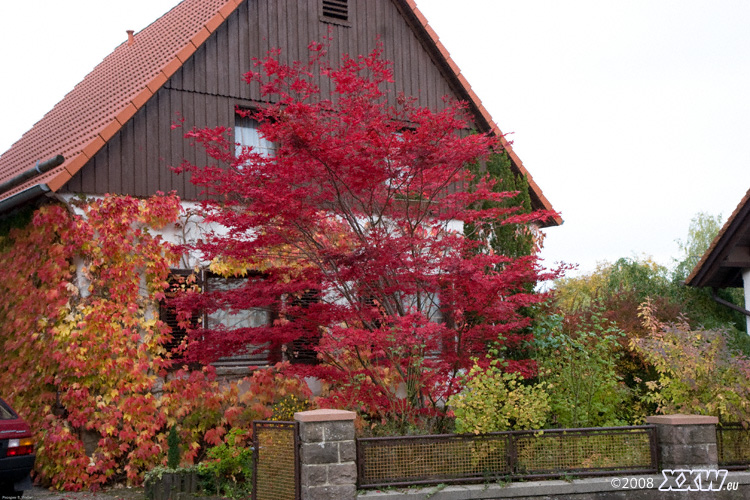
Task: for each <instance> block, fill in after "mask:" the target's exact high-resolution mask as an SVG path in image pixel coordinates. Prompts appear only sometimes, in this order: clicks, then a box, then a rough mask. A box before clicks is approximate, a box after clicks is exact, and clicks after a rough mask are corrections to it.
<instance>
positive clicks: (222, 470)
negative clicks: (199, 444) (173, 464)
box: [198, 428, 253, 498]
mask: <svg viewBox="0 0 750 500" xmlns="http://www.w3.org/2000/svg"><path fill="white" fill-rule="evenodd" d="M249 435H250V433H249V431H247V430H244V429H239V428H234V429H232V430H231V431H229V432H228V433H227V435H226V436H225V438H224V443H222V444H220V445H218V446H213V447H211V448H209V449H208V450H207V452H206V454H207V456H208V459H209V460H207V461H203V462H201V463H200V465H199V467H198V475H199V477H200V480H201V488H202V489H203V490H204V491H205V492H206V493H209V494H217V495H221V496H225V497H230V498H243V497H247V496H249V495H250V493H251V490H252V478H253V449H252V447H250V446H248V445H247V439H248V437H249Z"/></svg>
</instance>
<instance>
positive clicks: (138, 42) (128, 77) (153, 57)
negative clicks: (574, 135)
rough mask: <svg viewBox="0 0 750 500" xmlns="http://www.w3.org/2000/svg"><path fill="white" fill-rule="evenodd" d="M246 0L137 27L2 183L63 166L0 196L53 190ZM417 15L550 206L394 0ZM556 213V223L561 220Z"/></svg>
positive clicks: (36, 131) (202, 6) (405, 0)
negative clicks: (40, 166)
mask: <svg viewBox="0 0 750 500" xmlns="http://www.w3.org/2000/svg"><path fill="white" fill-rule="evenodd" d="M242 1H243V0H183V1H182V2H181V3H180V4H179V5H177V6H176V7H174V8H173V9H172V10H170V11H169V12H167V13H166V14H165V15H164V16H162V17H160V18H159V19H157V20H156V21H154V22H153V23H152V24H151V25H149V26H148V27H146V28H145V29H143V30H142V31H140V32H138V33H136V34H135V35H134V38H133V43H132V44H130V43H128V41H125V42H123V43H122V44H121V45H120V46H118V47H117V48H116V49H115V50H114V52H112V53H111V54H110V55H109V56H107V57H106V58H105V59H104V60H103V61H102V62H101V63H100V64H99V65H98V66H97V67H96V68H94V70H93V71H92V72H91V73H89V74H88V75H87V76H86V77H85V78H84V79H83V81H82V82H81V83H79V84H78V85H76V87H75V88H74V89H73V90H72V91H71V92H70V93H68V94H67V95H66V96H65V97H64V98H63V99H62V101H60V102H59V103H57V105H55V107H54V108H52V110H51V111H50V112H49V113H47V114H46V115H45V116H44V117H43V118H42V119H41V120H40V121H39V122H37V123H36V124H35V125H34V126H33V127H32V128H31V130H29V131H28V132H27V133H26V134H24V135H23V137H22V138H21V139H20V140H19V141H18V142H16V143H15V144H13V146H11V148H10V149H9V150H8V151H6V152H5V153H4V154H3V155H2V156H0V184H2V183H4V182H6V181H8V180H10V179H11V178H13V177H15V176H17V175H18V174H20V173H22V172H25V171H26V170H29V169H30V168H32V167H33V166H34V165H35V164H36V162H37V161H44V160H47V159H49V158H51V157H53V156H55V155H58V154H62V155H63V156H64V157H65V162H64V163H63V165H61V166H60V167H57V168H55V169H53V170H52V171H50V172H48V173H46V174H44V175H43V176H41V177H38V178H35V179H33V180H31V181H28V182H26V183H25V184H23V185H21V186H19V187H17V188H15V189H13V190H11V191H9V192H7V193H3V194H0V201H2V200H4V199H7V198H10V197H11V196H13V195H15V194H18V193H20V192H21V191H23V190H24V189H26V188H28V187H30V186H32V185H35V184H39V183H46V184H47V185H48V186H49V187H50V188H51V189H52V190H53V191H56V190H58V189H59V188H60V187H61V186H63V185H64V184H65V183H66V182H67V181H68V180H70V179H71V177H72V176H73V175H74V174H75V173H76V172H77V171H78V170H80V169H81V168H82V167H83V166H84V165H85V164H86V163H87V162H88V161H89V159H91V158H92V157H93V156H94V154H96V152H97V151H99V149H100V148H101V147H102V146H104V145H105V144H106V142H107V141H108V140H109V139H110V138H112V137H113V136H114V135H115V134H116V133H117V132H118V131H119V130H120V128H121V127H122V126H123V125H125V123H126V122H127V121H128V120H129V119H130V118H131V117H132V116H133V115H134V114H135V113H136V111H138V109H140V108H141V107H143V106H144V105H145V103H146V102H147V101H148V100H149V99H150V98H151V96H152V95H154V94H155V93H156V91H157V90H158V89H159V88H160V87H161V86H162V85H163V84H164V83H165V82H166V81H167V79H168V78H169V77H170V76H172V75H173V74H174V73H175V72H176V71H177V70H178V69H179V68H180V67H181V66H182V65H183V64H184V63H185V62H186V61H187V59H188V58H189V57H190V56H191V55H192V54H193V53H194V52H195V51H196V50H197V49H198V47H199V46H200V45H201V44H202V43H203V42H205V41H206V39H207V38H208V37H209V36H210V34H211V33H213V32H214V31H215V30H216V29H217V28H218V27H219V26H220V25H221V24H222V23H223V22H224V20H225V19H226V18H227V17H228V16H229V15H230V14H231V13H232V12H233V11H234V10H235V9H236V8H237V6H238V5H239V4H240V3H241V2H242ZM398 2H400V3H401V4H402V5H403V6H405V8H406V10H407V11H410V12H411V13H412V14H413V15H414V16H415V17H416V19H417V20H418V23H419V24H420V25H421V29H422V30H423V32H422V36H423V37H427V39H428V40H429V41H431V42H432V43H433V44H434V46H435V48H436V49H437V54H436V57H442V59H443V61H441V62H442V64H443V65H444V66H445V67H447V68H449V69H448V71H449V73H450V74H452V75H453V76H454V77H455V78H456V82H457V84H458V85H459V86H460V87H461V88H463V89H464V91H465V93H466V95H467V96H468V98H469V101H470V104H472V105H473V106H475V108H476V110H477V112H478V114H479V116H481V117H482V118H483V119H484V120H485V121H487V123H488V125H489V126H490V128H491V129H492V130H493V131H494V133H495V134H497V135H498V136H499V137H501V141H502V142H503V144H504V145H505V146H506V149H507V151H508V153H509V155H510V157H511V159H512V160H513V163H514V164H515V165H516V166H517V167H518V169H519V170H520V171H521V172H522V173H524V174H526V175H527V177H528V181H529V186H530V188H531V190H532V194H533V196H535V197H536V198H537V199H538V200H539V201H540V203H541V205H542V206H544V207H545V208H546V209H548V210H552V206H551V204H550V203H549V201H548V200H547V199H546V198H545V197H544V195H543V194H542V191H541V189H540V188H539V186H538V185H537V184H536V183H535V182H534V180H533V179H532V177H531V175H529V173H528V171H527V170H526V168H525V167H524V166H523V163H522V162H521V160H520V158H518V156H517V155H516V154H515V153H514V152H513V149H512V148H511V147H510V144H508V143H507V141H506V140H505V139H504V138H503V134H502V132H501V130H500V128H499V127H498V126H497V125H496V124H495V123H494V121H492V118H491V116H490V114H489V113H488V112H487V110H486V109H485V108H484V106H483V105H482V102H481V101H480V100H479V98H478V97H477V96H476V94H475V93H474V92H473V91H472V90H471V86H470V85H469V83H468V82H467V81H466V79H465V78H464V76H463V75H462V74H461V72H460V70H459V69H458V66H456V64H455V63H454V62H453V60H452V59H451V57H450V55H449V54H448V51H447V50H446V49H445V47H444V46H443V44H442V43H441V42H440V40H439V39H438V37H437V34H435V32H434V31H433V30H432V28H431V27H430V26H429V24H428V23H427V20H426V19H425V17H424V16H423V15H422V13H421V12H420V11H419V9H418V8H417V6H416V4H415V3H414V0H398ZM561 222H562V220H561V219H559V218H558V219H556V220H555V223H557V224H560V223H561Z"/></svg>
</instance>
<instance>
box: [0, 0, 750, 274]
mask: <svg viewBox="0 0 750 500" xmlns="http://www.w3.org/2000/svg"><path fill="white" fill-rule="evenodd" d="M177 3H178V0H127V1H124V0H117V1H114V0H106V1H102V0H70V1H67V2H62V1H59V0H37V1H35V2H32V3H27V2H11V1H4V2H2V3H1V4H0V19H2V20H3V21H4V22H3V29H2V30H0V47H1V49H0V50H1V51H2V52H0V54H1V57H2V66H1V67H2V71H3V75H2V78H0V118H1V119H0V151H5V150H6V149H7V148H8V147H9V146H10V145H11V144H12V143H13V142H15V141H16V140H17V139H19V138H20V136H21V135H22V134H23V133H24V132H25V131H26V130H28V129H29V128H30V127H31V126H32V125H33V124H34V123H35V122H36V121H37V120H39V119H40V118H41V117H42V116H43V115H44V113H45V112H47V111H48V110H49V109H51V108H52V106H54V104H55V103H56V102H58V101H59V100H60V99H61V98H62V97H63V96H64V95H65V94H66V93H67V92H68V91H69V90H71V89H72V88H73V86H74V85H75V84H76V83H77V82H78V81H80V80H81V79H82V78H83V77H84V76H85V75H86V74H87V73H88V72H89V71H90V70H91V69H93V67H94V66H95V65H96V64H97V63H98V62H99V61H101V60H102V58H103V57H104V56H106V55H107V54H108V53H109V52H111V51H112V50H113V49H114V48H115V47H116V46H117V45H118V44H120V43H121V42H122V41H124V40H125V39H126V34H125V30H127V29H134V30H136V31H137V30H140V29H143V28H144V27H145V26H147V25H148V24H149V23H150V22H151V21H153V20H154V19H156V18H157V17H158V16H160V15H161V14H163V13H164V12H166V11H167V10H169V9H170V8H171V7H172V6H174V5H175V4H177ZM417 4H418V6H419V8H420V9H421V10H422V12H423V13H424V14H425V16H426V17H427V19H428V20H429V22H430V24H431V25H432V27H433V28H434V29H435V31H436V32H437V34H438V36H439V37H440V39H441V40H442V42H443V44H444V45H445V46H446V48H447V49H448V51H449V52H450V53H451V56H452V57H453V59H454V60H455V61H456V63H457V64H458V66H459V67H460V68H461V70H462V72H463V73H464V75H465V76H466V78H467V79H468V80H469V82H470V83H471V85H472V87H473V88H474V91H475V92H476V94H477V95H478V96H479V98H480V99H481V100H482V102H483V103H484V105H485V107H486V108H487V109H488V110H489V112H490V114H491V115H492V116H493V118H494V119H495V122H496V123H497V124H498V125H499V126H500V128H501V129H502V130H503V131H504V132H505V133H507V134H510V135H509V136H508V137H509V138H510V139H512V140H513V147H514V149H515V151H516V153H517V154H518V155H519V156H520V157H521V159H522V161H523V162H524V165H525V166H526V167H527V169H528V170H529V171H530V172H531V174H532V176H533V177H534V179H535V180H536V182H537V183H538V184H539V186H540V187H541V189H542V191H543V192H544V194H545V195H546V196H547V198H548V199H549V200H550V202H551V203H552V205H553V206H554V208H555V209H556V210H558V211H559V212H561V214H562V217H563V218H564V220H565V223H564V225H562V226H561V227H557V228H551V229H549V230H547V231H546V232H547V239H546V242H545V249H544V252H543V257H544V258H545V260H546V261H547V262H548V263H552V262H555V261H564V262H568V263H578V264H580V266H581V270H582V271H589V270H591V269H593V268H594V266H595V265H596V262H598V261H604V260H609V261H613V260H615V259H617V258H619V257H629V256H640V255H647V256H653V257H654V258H655V259H656V260H657V261H658V262H660V263H662V264H665V265H670V264H671V259H672V257H676V256H677V255H678V249H677V245H676V240H677V239H684V238H685V236H686V234H687V229H688V224H689V222H690V219H691V218H692V217H693V216H694V215H695V214H696V213H697V212H699V211H704V212H708V213H710V214H723V216H724V218H725V219H726V217H728V216H729V214H731V212H732V211H733V210H734V208H735V206H736V205H737V203H738V202H739V201H740V199H741V198H742V196H743V195H744V194H745V192H746V191H747V190H748V188H750V150H749V149H748V144H749V143H750V2H748V1H745V0H712V1H698V0H670V1H665V0H620V1H614V0H609V1H601V0H589V1H581V0H566V1H560V0H545V1H539V0H512V1H511V0H462V1H461V2H457V1H456V0H417Z"/></svg>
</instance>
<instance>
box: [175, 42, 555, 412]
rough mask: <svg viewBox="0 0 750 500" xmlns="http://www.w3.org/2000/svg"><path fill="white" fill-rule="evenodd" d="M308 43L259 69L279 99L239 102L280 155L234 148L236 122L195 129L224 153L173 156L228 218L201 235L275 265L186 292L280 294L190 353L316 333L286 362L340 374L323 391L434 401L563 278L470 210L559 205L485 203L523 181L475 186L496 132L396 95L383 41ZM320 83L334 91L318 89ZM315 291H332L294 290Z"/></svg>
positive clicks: (428, 404)
mask: <svg viewBox="0 0 750 500" xmlns="http://www.w3.org/2000/svg"><path fill="white" fill-rule="evenodd" d="M310 49H311V58H310V60H309V61H308V62H307V63H294V64H292V65H285V64H282V63H281V62H279V59H278V53H277V52H276V53H271V54H270V55H269V56H268V57H267V58H266V59H264V60H261V61H257V62H256V68H257V71H254V72H250V73H248V74H247V75H246V80H247V82H248V83H250V84H251V85H259V86H260V88H261V92H262V94H263V97H264V101H267V102H270V103H271V104H269V105H266V106H264V107H262V108H261V109H259V110H257V111H252V112H251V111H243V110H238V113H241V114H247V115H249V116H251V117H253V118H255V119H256V120H258V121H259V122H260V123H261V126H260V132H261V134H262V136H264V137H265V138H266V139H267V140H270V141H273V142H274V143H275V144H276V154H275V156H272V157H267V156H264V155H262V154H261V152H258V151H253V150H252V149H251V148H247V147H246V148H243V151H242V153H241V154H239V155H236V156H235V144H232V143H231V142H230V140H229V136H230V134H229V130H228V129H224V128H217V129H202V130H192V131H190V132H189V133H188V134H187V136H188V137H190V138H191V139H193V140H195V141H196V142H197V143H200V144H202V145H203V146H204V147H205V149H206V151H207V152H208V154H209V155H210V156H211V157H212V158H214V159H215V160H216V162H217V163H216V165H213V166H196V165H191V164H188V163H185V164H183V165H182V166H181V167H180V168H178V169H177V170H178V171H184V172H189V173H190V174H192V181H193V182H194V183H196V184H198V185H200V186H203V187H204V188H205V192H206V193H207V195H208V199H209V201H206V202H205V203H204V204H203V214H202V215H203V217H204V218H205V220H206V221H207V222H209V223H212V224H215V225H217V226H220V227H221V229H220V230H217V231H215V232H213V233H211V234H210V235H209V236H207V237H206V238H204V239H203V240H202V241H201V242H200V244H198V245H196V248H197V249H198V250H200V252H202V253H203V255H204V256H205V257H206V258H207V260H212V261H214V262H222V263H225V264H228V263H230V264H231V266H230V267H231V268H232V269H234V271H235V272H237V273H239V272H242V273H244V272H245V271H247V270H256V271H260V272H262V276H263V279H256V280H253V281H250V280H248V282H247V285H246V286H244V287H240V288H238V289H235V290H232V291H229V292H226V291H225V292H223V293H222V294H221V295H216V294H210V293H207V294H202V295H201V294H190V295H189V296H188V297H186V298H183V299H181V300H180V301H179V302H180V307H182V308H185V309H192V310H194V309H196V308H202V309H204V310H208V311H209V312H210V311H212V310H216V309H230V310H234V311H241V310H246V309H251V308H268V309H272V310H274V311H277V312H278V318H279V319H278V320H276V321H275V322H273V324H270V325H267V326H262V327H255V328H241V329H235V330H229V329H227V328H213V329H209V328H207V329H200V330H196V331H194V332H193V336H192V338H193V339H194V343H193V345H192V346H191V347H190V348H189V353H188V354H189V356H190V357H191V358H193V359H195V360H198V361H203V362H207V361H213V360H215V359H217V358H218V357H220V356H224V355H229V354H232V353H233V352H236V350H237V349H238V348H244V347H245V346H247V345H248V344H253V345H263V346H264V347H263V348H267V347H270V348H284V346H288V345H289V343H290V342H292V341H295V340H298V339H301V338H313V337H318V336H320V340H319V343H318V344H317V347H316V351H317V353H318V358H319V361H320V364H319V365H317V366H309V365H305V366H292V367H291V368H290V370H291V371H295V372H296V373H297V374H299V375H311V376H315V377H318V378H320V379H322V380H323V381H325V382H327V384H328V387H330V393H329V394H330V399H329V400H327V404H336V405H338V406H341V405H344V406H347V407H353V408H359V409H361V410H364V411H365V412H367V413H370V414H372V415H380V416H382V415H383V414H385V413H391V412H397V413H405V414H407V415H414V414H418V413H422V412H425V411H426V412H434V411H437V410H438V408H439V403H440V401H445V400H446V399H447V398H448V397H449V396H450V395H451V394H453V393H455V392H456V391H457V390H458V389H460V387H459V374H460V373H461V371H462V370H465V369H467V368H469V367H470V366H471V364H472V358H473V357H479V356H484V355H485V353H486V351H487V347H488V345H490V344H493V343H496V342H498V339H501V338H502V339H508V341H510V342H512V341H513V340H514V338H515V336H516V335H518V334H519V333H520V332H521V331H522V330H523V329H524V327H526V326H527V325H528V322H529V318H528V317H527V316H525V315H524V314H522V309H523V308H525V307H527V306H530V305H532V304H536V303H539V302H540V301H541V300H542V299H543V297H541V296H540V295H538V294H536V293H533V292H531V291H530V290H532V289H533V284H534V283H535V282H537V280H539V279H540V278H544V279H546V278H548V277H550V275H551V274H544V273H543V271H541V270H540V268H539V267H538V265H537V260H536V258H535V257H534V256H529V257H523V258H516V259H513V258H509V257H506V256H503V255H499V254H496V253H494V252H492V251H490V250H487V249H486V248H484V247H483V246H482V244H481V243H477V242H474V241H471V240H469V239H467V238H466V237H464V235H463V233H462V231H461V229H460V228H461V223H460V222H457V221H463V222H468V221H481V220H482V219H495V218H501V219H505V220H507V221H508V222H513V223H518V222H520V221H521V219H523V221H524V222H531V221H536V220H540V219H543V218H547V217H550V216H551V215H552V214H549V213H542V212H535V213H533V214H530V215H521V214H520V213H519V211H518V209H516V208H494V209H489V210H476V209H474V207H476V206H477V202H478V201H480V200H499V199H501V198H508V197H511V196H513V195H514V193H492V192H491V190H490V189H489V188H490V185H489V183H488V181H486V180H483V181H480V182H478V183H477V187H476V189H472V190H471V191H469V190H466V189H462V187H464V186H468V185H469V182H470V181H471V180H472V174H471V173H470V172H469V170H468V169H467V168H466V166H467V164H469V163H470V162H474V161H477V160H482V159H483V158H485V157H486V155H487V154H488V153H489V152H490V151H491V150H492V149H493V148H496V147H498V145H497V142H496V141H495V140H494V139H493V138H492V137H489V136H487V135H484V134H468V133H466V130H467V129H469V128H470V127H471V125H470V123H468V122H467V120H466V116H465V106H464V105H463V104H461V103H452V104H446V107H445V109H444V110H442V111H431V110H429V109H425V108H420V107H417V106H415V104H414V101H413V100H412V99H408V98H405V97H403V96H398V97H397V98H395V99H389V96H388V94H387V93H386V92H385V91H384V90H383V88H384V87H385V86H386V84H387V83H388V82H390V81H391V80H392V73H391V69H390V65H389V63H387V62H386V61H384V60H382V59H381V52H380V50H376V51H374V52H373V53H372V54H370V55H369V56H360V57H358V58H349V57H344V58H343V59H342V61H341V63H340V65H339V66H338V67H336V68H334V67H332V66H330V65H329V64H328V63H327V61H326V55H325V49H324V47H323V46H321V45H318V44H311V46H310ZM322 80H327V81H326V83H325V85H323V84H320V86H321V87H325V88H330V89H332V90H331V93H330V95H321V92H320V87H319V86H318V83H317V82H319V81H322ZM392 103H395V104H392ZM477 250H481V251H477ZM309 290H316V291H319V292H320V295H319V296H320V297H321V299H322V300H320V301H318V302H316V303H313V304H304V305H300V301H298V300H294V298H295V297H300V296H301V295H302V294H304V293H305V292H306V291H309ZM188 315H189V313H185V317H187V316H188ZM438 317H440V318H441V320H440V321H436V319H437V318H438ZM519 366H524V365H523V363H521V364H520V365H519Z"/></svg>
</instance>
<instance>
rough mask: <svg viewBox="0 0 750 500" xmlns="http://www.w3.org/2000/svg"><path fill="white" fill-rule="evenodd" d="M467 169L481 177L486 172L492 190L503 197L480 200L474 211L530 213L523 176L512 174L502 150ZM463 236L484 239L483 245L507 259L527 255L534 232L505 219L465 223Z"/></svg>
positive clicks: (532, 245) (525, 225) (527, 185)
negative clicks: (494, 210)
mask: <svg viewBox="0 0 750 500" xmlns="http://www.w3.org/2000/svg"><path fill="white" fill-rule="evenodd" d="M471 171H472V173H473V174H474V175H476V176H477V179H479V178H481V176H482V175H483V174H488V175H489V177H490V179H492V181H493V182H494V185H493V187H492V191H493V192H494V193H498V194H501V195H502V196H504V198H503V199H501V200H492V201H490V200H484V201H482V202H481V203H480V204H478V206H477V207H475V208H477V209H478V210H487V209H496V208H500V209H505V210H508V211H511V210H514V211H516V213H518V214H528V213H530V212H531V196H530V195H529V182H528V180H527V179H526V177H525V176H522V175H516V174H514V173H513V170H512V169H511V161H510V158H509V157H508V154H507V153H506V152H505V151H502V152H498V153H494V154H492V155H491V156H490V157H489V158H488V159H487V161H486V162H484V164H482V163H475V164H473V165H471ZM464 232H465V234H466V236H467V237H469V238H470V239H472V240H475V241H484V242H485V243H486V244H485V245H484V246H483V248H485V249H487V250H489V249H491V250H492V251H493V252H494V253H496V254H499V255H505V256H507V257H511V258H517V257H523V256H527V255H531V252H532V251H533V249H534V239H535V236H534V233H533V231H532V229H531V228H530V227H529V225H528V224H525V223H523V222H519V223H513V222H508V221H507V220H506V219H504V218H503V219H501V218H497V219H493V220H484V221H482V222H478V223H469V224H466V225H465V227H464Z"/></svg>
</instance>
